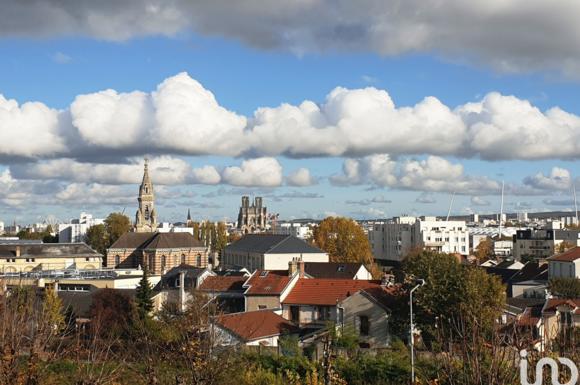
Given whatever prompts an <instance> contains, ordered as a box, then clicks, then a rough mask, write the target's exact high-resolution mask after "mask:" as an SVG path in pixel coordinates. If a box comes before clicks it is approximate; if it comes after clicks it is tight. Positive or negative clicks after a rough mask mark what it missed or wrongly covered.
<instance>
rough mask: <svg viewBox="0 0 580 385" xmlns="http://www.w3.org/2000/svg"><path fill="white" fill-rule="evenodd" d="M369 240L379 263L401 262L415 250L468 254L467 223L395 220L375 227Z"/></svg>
mask: <svg viewBox="0 0 580 385" xmlns="http://www.w3.org/2000/svg"><path fill="white" fill-rule="evenodd" d="M368 237H369V241H370V243H371V247H372V250H373V254H374V256H375V259H377V260H385V261H398V262H400V261H402V259H403V258H404V257H405V256H406V255H407V254H408V253H409V252H410V251H411V250H412V249H414V248H421V249H428V250H434V251H437V252H441V253H458V254H461V255H468V254H469V233H468V231H467V226H466V224H465V221H440V220H437V218H435V217H425V218H416V217H407V216H406V217H395V218H393V219H392V220H391V221H389V222H386V223H383V224H375V226H374V227H373V229H372V231H369V235H368Z"/></svg>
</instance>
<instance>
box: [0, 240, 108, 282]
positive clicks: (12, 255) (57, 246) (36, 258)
mask: <svg viewBox="0 0 580 385" xmlns="http://www.w3.org/2000/svg"><path fill="white" fill-rule="evenodd" d="M102 260H103V256H102V255H101V254H99V253H97V252H96V251H95V250H93V249H91V248H90V247H89V246H88V245H86V244H85V243H28V242H14V243H6V244H0V272H2V273H3V274H19V273H25V272H31V271H40V270H64V269H83V270H86V269H93V270H94V269H100V268H101V264H102Z"/></svg>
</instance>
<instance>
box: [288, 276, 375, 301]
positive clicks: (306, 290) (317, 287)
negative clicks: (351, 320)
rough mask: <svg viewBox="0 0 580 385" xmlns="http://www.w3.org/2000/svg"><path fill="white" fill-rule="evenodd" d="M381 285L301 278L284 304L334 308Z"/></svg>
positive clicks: (355, 281) (361, 281) (353, 281)
mask: <svg viewBox="0 0 580 385" xmlns="http://www.w3.org/2000/svg"><path fill="white" fill-rule="evenodd" d="M380 285H381V282H380V281H363V280H352V279H323V278H320V279H316V278H313V279H305V278H301V279H299V280H298V282H297V283H296V286H294V287H293V288H292V291H291V292H290V294H288V296H287V297H286V298H285V299H284V301H282V303H284V304H296V305H326V306H334V305H336V303H337V302H340V301H342V300H343V299H345V298H346V297H348V296H350V295H352V294H354V293H356V292H357V291H359V290H363V289H370V288H373V287H380Z"/></svg>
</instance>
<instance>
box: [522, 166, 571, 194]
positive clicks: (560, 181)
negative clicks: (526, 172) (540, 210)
mask: <svg viewBox="0 0 580 385" xmlns="http://www.w3.org/2000/svg"><path fill="white" fill-rule="evenodd" d="M524 184H525V185H526V186H529V187H531V188H534V189H538V190H560V191H561V190H569V189H570V188H571V187H572V178H571V176H570V171H568V170H566V169H564V168H560V167H554V168H552V171H551V172H550V174H549V175H544V173H542V172H539V173H537V174H536V175H533V176H528V177H526V178H525V179H524Z"/></svg>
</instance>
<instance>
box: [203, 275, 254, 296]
mask: <svg viewBox="0 0 580 385" xmlns="http://www.w3.org/2000/svg"><path fill="white" fill-rule="evenodd" d="M246 279H247V278H246V277H240V276H210V277H207V278H206V279H204V280H203V282H202V283H201V285H199V290H202V291H209V292H221V293H224V292H239V293H243V291H244V288H243V284H244V282H246Z"/></svg>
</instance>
